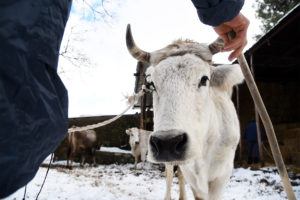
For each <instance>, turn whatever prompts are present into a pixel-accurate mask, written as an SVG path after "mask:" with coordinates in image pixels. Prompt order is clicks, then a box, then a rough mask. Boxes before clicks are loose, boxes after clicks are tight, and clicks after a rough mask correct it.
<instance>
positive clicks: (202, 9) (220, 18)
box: [192, 0, 244, 26]
mask: <svg viewBox="0 0 300 200" xmlns="http://www.w3.org/2000/svg"><path fill="white" fill-rule="evenodd" d="M192 2H193V4H194V6H195V7H196V9H197V13H198V16H199V19H200V21H201V22H202V23H204V24H207V25H211V26H218V25H220V24H223V23H224V22H227V21H230V20H232V19H233V18H234V17H235V16H237V15H238V14H239V12H240V10H241V9H242V7H243V5H244V0H192Z"/></svg>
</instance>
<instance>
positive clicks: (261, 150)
mask: <svg viewBox="0 0 300 200" xmlns="http://www.w3.org/2000/svg"><path fill="white" fill-rule="evenodd" d="M250 68H251V72H252V75H253V77H254V79H255V73H254V65H253V54H251V55H250ZM254 110H255V121H256V133H257V142H258V152H259V159H260V163H261V166H262V167H263V166H264V165H265V162H264V154H263V148H262V142H261V131H260V122H259V115H258V112H257V108H256V106H255V105H254Z"/></svg>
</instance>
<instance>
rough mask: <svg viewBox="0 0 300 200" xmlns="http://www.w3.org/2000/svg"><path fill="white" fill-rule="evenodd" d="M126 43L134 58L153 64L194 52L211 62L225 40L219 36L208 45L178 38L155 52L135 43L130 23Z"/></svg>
mask: <svg viewBox="0 0 300 200" xmlns="http://www.w3.org/2000/svg"><path fill="white" fill-rule="evenodd" d="M126 45H127V49H128V51H129V52H130V54H131V55H132V56H133V57H134V58H136V59H137V60H139V61H142V62H148V63H150V64H151V65H152V66H155V65H157V64H158V63H159V62H160V61H162V60H164V59H166V58H167V57H170V56H182V55H185V54H187V53H190V54H194V55H196V56H198V57H200V58H201V59H202V60H204V61H206V62H208V63H210V64H211V63H212V55H214V54H215V53H218V52H219V51H220V49H221V47H222V46H223V45H224V41H223V40H222V39H221V38H218V39H217V40H216V41H214V42H213V43H211V44H209V45H207V44H200V43H198V42H195V41H192V40H177V41H175V42H173V43H172V44H170V45H168V46H167V47H165V48H163V49H160V50H157V51H154V52H146V51H143V50H142V49H140V48H139V47H138V46H137V45H136V44H135V42H134V40H133V37H132V33H131V28H130V25H128V26H127V30H126Z"/></svg>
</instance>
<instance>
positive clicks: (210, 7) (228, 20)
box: [192, 0, 249, 60]
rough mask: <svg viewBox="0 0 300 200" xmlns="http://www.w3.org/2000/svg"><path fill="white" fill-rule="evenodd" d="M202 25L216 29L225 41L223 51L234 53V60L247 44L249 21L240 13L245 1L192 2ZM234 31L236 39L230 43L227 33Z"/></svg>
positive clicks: (202, 0) (232, 57)
mask: <svg viewBox="0 0 300 200" xmlns="http://www.w3.org/2000/svg"><path fill="white" fill-rule="evenodd" d="M192 2H193V4H194V6H195V7H196V9H197V13H198V16H199V19H200V20H201V22H202V23H204V24H207V25H211V26H213V27H214V30H215V31H216V33H217V34H218V35H219V36H220V37H221V38H222V39H223V40H224V41H225V46H224V47H223V48H222V49H221V51H233V52H232V53H231V54H230V56H229V60H233V59H234V58H236V57H237V56H238V55H240V54H241V53H242V51H243V48H244V47H245V46H246V44H247V29H248V26H249V20H248V19H247V18H246V17H245V16H243V15H242V14H241V13H240V10H241V8H242V7H243V4H244V0H223V1H219V0H192ZM230 31H234V32H235V33H236V37H235V39H234V40H232V41H229V39H228V36H227V33H228V32H230Z"/></svg>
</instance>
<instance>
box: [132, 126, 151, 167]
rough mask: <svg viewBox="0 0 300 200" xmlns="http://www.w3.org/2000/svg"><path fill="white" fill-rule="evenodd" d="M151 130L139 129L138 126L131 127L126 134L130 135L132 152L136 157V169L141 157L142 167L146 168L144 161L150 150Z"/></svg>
mask: <svg viewBox="0 0 300 200" xmlns="http://www.w3.org/2000/svg"><path fill="white" fill-rule="evenodd" d="M150 133H151V131H146V130H143V129H138V128H136V127H133V128H129V129H127V130H126V134H127V135H129V144H130V147H131V153H132V155H133V157H134V168H135V169H136V164H137V162H138V159H139V157H141V161H142V169H143V168H144V163H145V160H146V155H147V152H148V143H149V135H150Z"/></svg>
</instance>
